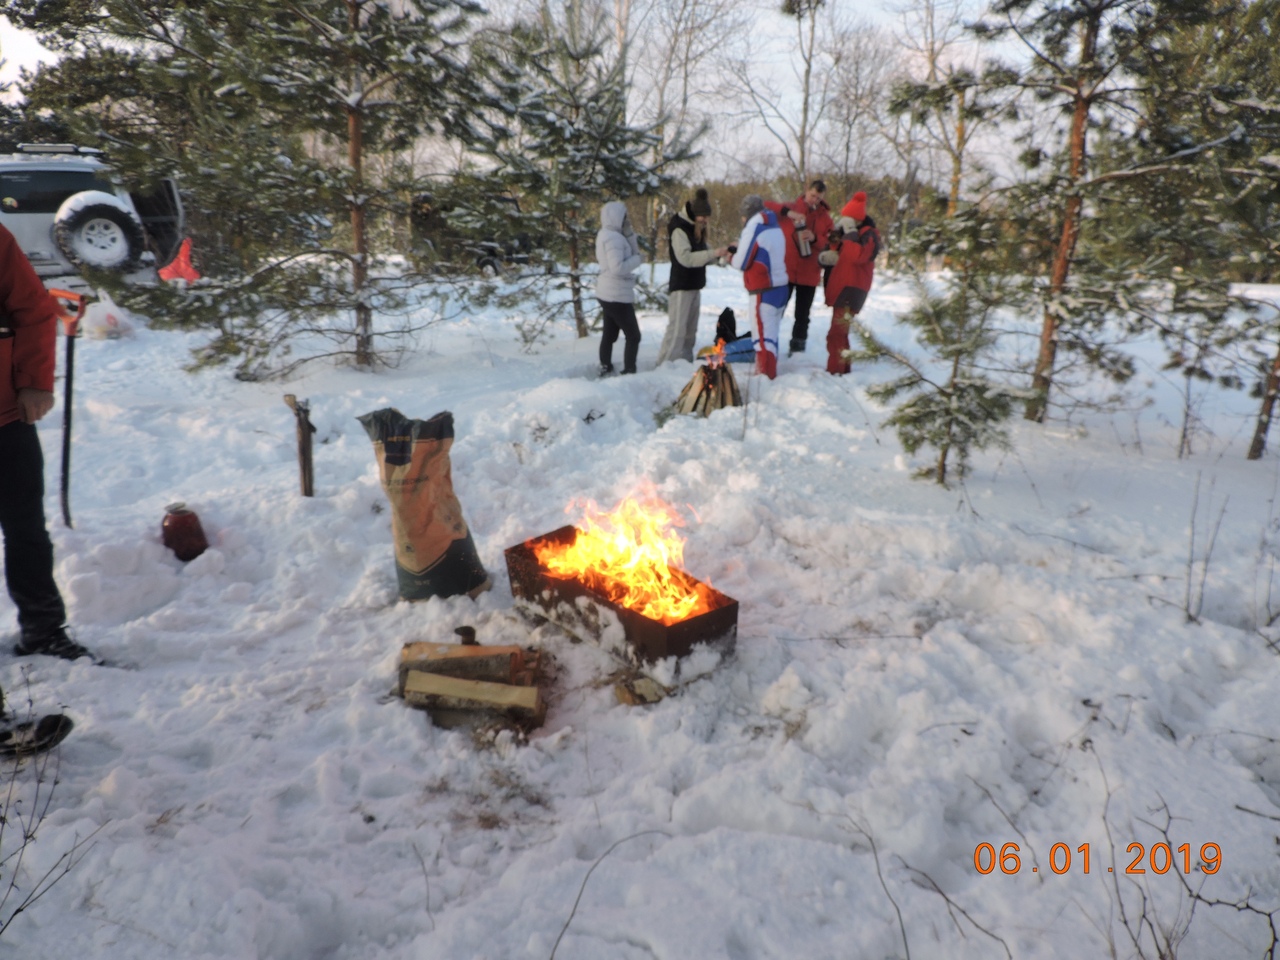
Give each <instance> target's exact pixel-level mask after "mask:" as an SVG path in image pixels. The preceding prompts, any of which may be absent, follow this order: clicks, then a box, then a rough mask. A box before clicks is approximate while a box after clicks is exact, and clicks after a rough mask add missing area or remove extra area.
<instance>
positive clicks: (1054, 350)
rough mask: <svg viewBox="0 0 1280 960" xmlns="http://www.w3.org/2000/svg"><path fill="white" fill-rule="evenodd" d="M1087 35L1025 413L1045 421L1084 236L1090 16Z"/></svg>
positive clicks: (1094, 41) (1093, 28) (1093, 47)
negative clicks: (1065, 299)
mask: <svg viewBox="0 0 1280 960" xmlns="http://www.w3.org/2000/svg"><path fill="white" fill-rule="evenodd" d="M1083 29H1084V37H1083V38H1082V40H1081V43H1080V59H1079V61H1078V65H1079V72H1078V74H1077V76H1076V82H1075V107H1074V109H1073V110H1072V113H1071V139H1070V141H1069V143H1068V148H1067V149H1068V158H1069V162H1068V176H1069V179H1070V182H1071V187H1070V189H1071V190H1072V191H1073V192H1071V193H1069V194H1068V195H1067V200H1066V204H1065V205H1064V207H1063V211H1062V234H1061V236H1059V237H1058V244H1057V247H1056V248H1055V249H1054V251H1053V267H1052V269H1051V270H1050V273H1049V292H1048V299H1049V305H1048V306H1046V307H1045V311H1044V319H1043V322H1042V325H1041V327H1040V353H1039V355H1038V356H1037V357H1036V366H1035V372H1034V374H1033V375H1032V378H1031V388H1032V389H1033V390H1034V391H1035V393H1036V395H1035V396H1034V397H1033V398H1032V399H1031V400H1028V401H1027V408H1026V412H1025V413H1024V416H1025V417H1026V419H1028V420H1031V421H1034V422H1035V423H1043V422H1044V416H1045V410H1046V409H1047V408H1048V406H1049V389H1050V387H1051V386H1052V385H1053V365H1054V361H1055V360H1056V359H1057V355H1058V317H1057V314H1056V313H1055V312H1054V310H1053V303H1054V301H1055V300H1057V298H1058V295H1059V294H1060V293H1062V291H1063V289H1064V288H1065V287H1066V285H1067V277H1068V276H1069V275H1070V273H1071V261H1072V258H1073V257H1074V256H1075V250H1076V239H1077V238H1078V237H1079V235H1080V210H1081V208H1082V207H1083V205H1084V201H1083V199H1082V198H1081V196H1080V194H1079V192H1075V186H1076V184H1078V183H1079V182H1080V179H1081V178H1082V177H1083V176H1084V167H1085V161H1086V159H1087V156H1088V154H1087V147H1086V141H1085V133H1086V130H1087V125H1088V121H1089V108H1090V107H1091V106H1092V104H1093V91H1092V90H1091V91H1089V92H1088V93H1086V92H1085V85H1086V83H1088V82H1089V80H1088V77H1087V75H1086V73H1087V70H1088V69H1089V67H1090V65H1092V64H1093V61H1094V57H1095V56H1096V54H1097V47H1098V21H1097V19H1096V18H1094V19H1090V20H1089V21H1088V22H1087V23H1086V24H1085V25H1084V28H1083Z"/></svg>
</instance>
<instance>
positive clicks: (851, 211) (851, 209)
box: [840, 190, 867, 222]
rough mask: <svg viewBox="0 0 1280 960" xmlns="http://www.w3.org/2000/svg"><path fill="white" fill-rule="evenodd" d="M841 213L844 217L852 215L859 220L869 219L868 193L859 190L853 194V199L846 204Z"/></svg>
mask: <svg viewBox="0 0 1280 960" xmlns="http://www.w3.org/2000/svg"><path fill="white" fill-rule="evenodd" d="M840 215H841V216H842V217H852V218H853V219H854V220H857V221H859V222H861V221H863V220H865V219H867V195H866V194H865V193H863V192H862V191H861V190H859V191H858V192H857V193H855V194H854V195H853V199H851V200H850V201H849V202H848V203H846V204H845V205H844V209H843V210H841V211H840Z"/></svg>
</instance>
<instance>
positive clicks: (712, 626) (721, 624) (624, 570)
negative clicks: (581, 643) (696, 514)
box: [506, 493, 738, 659]
mask: <svg viewBox="0 0 1280 960" xmlns="http://www.w3.org/2000/svg"><path fill="white" fill-rule="evenodd" d="M570 509H573V507H572V506H571V507H570ZM582 512H583V518H582V520H581V527H580V528H579V527H574V526H566V527H561V528H560V529H559V530H555V531H552V532H551V533H548V534H544V535H543V536H541V537H534V538H533V539H531V540H527V541H525V542H524V543H523V544H519V545H517V546H515V547H511V548H510V549H508V550H507V551H506V555H507V569H508V572H509V573H510V576H511V590H512V593H513V594H514V595H515V597H516V599H517V602H520V603H521V604H522V605H523V606H525V607H526V608H530V607H534V608H536V610H531V611H530V612H534V613H536V614H537V615H539V616H542V617H545V618H546V619H550V620H552V621H554V622H555V623H557V624H558V625H560V626H561V627H563V628H564V629H566V630H567V631H568V632H569V633H571V634H573V635H575V636H578V637H586V638H589V639H592V640H597V641H601V642H603V643H605V644H606V645H610V644H613V643H618V644H619V645H622V644H623V643H625V645H626V646H629V647H630V648H631V651H632V652H634V653H636V654H638V655H639V656H641V657H643V658H645V659H657V658H661V657H665V656H670V655H672V654H676V655H683V654H686V653H688V652H689V650H690V649H691V648H692V647H693V645H694V644H695V643H700V642H706V641H711V640H716V639H721V638H724V637H725V636H728V637H729V638H730V640H731V638H732V635H733V634H734V633H735V632H736V629H737V622H738V604H737V601H736V600H732V599H730V598H729V597H726V596H725V595H724V594H722V593H720V592H719V591H717V590H716V589H715V588H713V587H712V586H711V585H710V584H707V583H703V582H701V581H699V580H697V579H695V578H694V577H692V576H690V575H689V574H688V573H686V572H685V571H684V570H682V569H680V564H681V563H682V562H683V556H684V541H683V540H682V539H681V538H680V536H679V535H678V534H677V533H676V528H678V527H682V526H683V525H684V524H683V521H682V520H681V518H680V516H679V514H678V513H676V511H675V510H674V509H673V508H672V507H670V506H669V505H667V504H666V503H663V501H662V500H660V499H659V498H658V497H657V496H656V495H653V494H652V493H644V494H641V495H639V496H635V497H631V498H628V499H626V500H624V501H623V502H622V503H620V504H619V505H618V506H617V507H616V508H615V509H614V510H613V511H611V512H608V513H605V512H603V511H602V510H601V509H600V508H599V507H598V506H596V505H595V504H594V503H587V504H586V505H585V506H584V507H583V508H582Z"/></svg>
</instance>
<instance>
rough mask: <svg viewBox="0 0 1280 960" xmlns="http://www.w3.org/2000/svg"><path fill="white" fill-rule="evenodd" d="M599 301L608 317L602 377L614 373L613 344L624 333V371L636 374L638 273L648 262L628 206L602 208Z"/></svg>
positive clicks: (598, 236)
mask: <svg viewBox="0 0 1280 960" xmlns="http://www.w3.org/2000/svg"><path fill="white" fill-rule="evenodd" d="M596 260H597V261H598V262H599V264H600V273H599V275H598V276H597V277H596V299H597V300H599V301H600V309H601V311H602V312H603V314H604V334H603V335H602V336H601V337H600V376H602V377H605V376H608V375H609V374H611V373H613V345H614V344H615V343H616V342H617V341H618V334H619V332H621V333H622V334H623V335H624V336H625V337H626V344H625V345H624V346H623V349H622V372H623V373H635V372H636V354H637V353H638V352H639V350H640V324H639V323H637V322H636V307H635V301H636V278H635V272H636V270H637V269H639V267H640V265H641V264H642V263H644V259H643V258H642V257H641V256H640V241H639V239H638V238H637V237H636V232H635V230H633V229H632V227H631V219H630V218H629V217H628V216H627V205H626V204H625V203H623V202H622V201H620V200H611V201H609V202H608V203H606V204H605V205H604V206H603V207H601V208H600V231H599V232H598V233H597V234H596Z"/></svg>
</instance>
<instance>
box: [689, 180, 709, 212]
mask: <svg viewBox="0 0 1280 960" xmlns="http://www.w3.org/2000/svg"><path fill="white" fill-rule="evenodd" d="M689 212H690V213H692V214H693V215H694V216H695V217H709V216H711V201H710V200H708V199H707V191H706V190H704V189H703V188H702V187H699V188H698V190H697V192H696V193H694V195H693V199H692V200H691V201H690V202H689Z"/></svg>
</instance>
